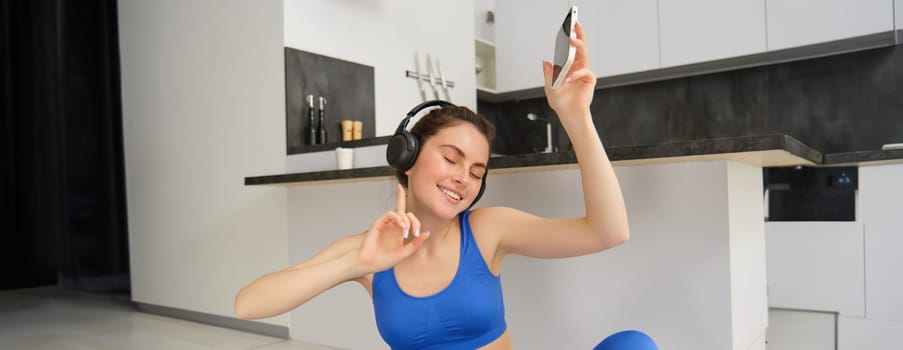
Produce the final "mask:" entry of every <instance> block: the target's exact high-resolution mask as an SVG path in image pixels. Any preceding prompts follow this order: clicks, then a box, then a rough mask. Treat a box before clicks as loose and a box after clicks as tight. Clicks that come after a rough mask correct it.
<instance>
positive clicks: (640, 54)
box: [495, 0, 659, 92]
mask: <svg viewBox="0 0 903 350" xmlns="http://www.w3.org/2000/svg"><path fill="white" fill-rule="evenodd" d="M573 3H574V4H575V5H577V6H578V8H579V10H578V11H579V14H578V21H579V22H580V23H581V24H582V25H583V27H584V29H586V35H587V47H588V48H589V54H590V68H591V69H592V70H593V72H595V73H596V75H598V76H599V77H603V76H611V75H618V74H624V73H630V72H637V71H643V70H650V69H655V68H658V66H659V64H658V63H659V62H658V24H657V21H658V19H657V14H656V1H655V0H634V1H628V0H602V1H599V0H596V1H591V0H586V1H574V2H573ZM567 9H568V7H567V4H566V3H565V2H550V1H541V0H530V1H517V0H497V1H496V4H495V49H496V53H495V57H496V67H495V68H496V90H497V91H498V92H509V91H516V90H523V89H529V88H536V87H541V86H542V85H543V77H542V70H541V67H542V66H541V65H540V63H541V61H543V60H547V61H548V60H551V59H552V53H553V49H554V47H553V46H554V42H555V34H556V29H557V28H558V26H560V25H561V21H562V19H564V15H565V14H566V13H567Z"/></svg>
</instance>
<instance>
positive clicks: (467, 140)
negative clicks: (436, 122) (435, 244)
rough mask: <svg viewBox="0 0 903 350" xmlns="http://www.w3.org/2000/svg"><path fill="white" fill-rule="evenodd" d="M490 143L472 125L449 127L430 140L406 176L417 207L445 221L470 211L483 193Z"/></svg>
mask: <svg viewBox="0 0 903 350" xmlns="http://www.w3.org/2000/svg"><path fill="white" fill-rule="evenodd" d="M488 160H489V142H488V141H487V140H486V137H485V136H483V134H481V133H480V131H479V130H477V128H476V127H474V126H473V125H471V124H470V123H466V122H461V123H457V124H455V125H452V126H448V127H445V128H443V129H441V130H439V132H437V133H436V134H435V135H433V137H430V138H429V139H427V140H426V141H425V142H424V144H423V145H422V148H421V150H420V154H419V155H418V156H417V162H415V163H414V166H413V167H411V169H409V170H407V171H406V172H405V173H406V174H407V175H408V179H409V180H408V181H409V184H408V191H409V192H410V194H411V195H412V196H413V198H414V199H415V201H416V206H417V207H421V206H423V207H424V209H430V210H431V211H432V212H433V213H435V214H436V215H438V216H439V217H441V218H453V217H455V216H457V215H458V213H460V212H462V211H464V210H465V209H467V208H468V207H469V206H470V204H471V203H472V202H473V200H474V198H475V197H476V196H477V194H478V193H479V192H480V185H481V184H482V179H483V176H485V175H486V163H487V161H488Z"/></svg>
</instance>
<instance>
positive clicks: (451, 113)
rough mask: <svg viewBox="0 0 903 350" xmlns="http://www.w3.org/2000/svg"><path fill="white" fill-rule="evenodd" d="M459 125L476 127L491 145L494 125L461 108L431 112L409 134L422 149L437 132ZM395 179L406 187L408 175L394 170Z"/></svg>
mask: <svg viewBox="0 0 903 350" xmlns="http://www.w3.org/2000/svg"><path fill="white" fill-rule="evenodd" d="M460 123H469V124H470V125H473V126H474V127H476V128H477V130H478V131H480V133H481V134H483V136H485V137H486V141H487V142H488V143H489V145H490V146H491V145H492V140H493V139H495V125H492V122H490V121H489V120H488V119H486V117H484V116H482V115H479V114H477V113H474V111H472V110H470V108H467V107H462V106H444V107H442V108H437V109H433V110H431V111H430V112H429V113H427V114H426V115H425V116H423V117H421V118H420V120H419V121H417V123H416V124H414V126H413V127H412V128H411V134H414V136H416V137H417V141H418V144H419V145H420V147H423V145H424V144H425V143H426V140H428V139H429V138H430V137H433V136H434V135H436V133H438V132H439V130H442V129H444V128H447V127H450V126H454V125H458V124H460ZM415 162H416V160H415ZM395 178H396V179H398V183H400V184H401V185H402V186H404V187H405V188H407V187H408V175H406V174H405V173H404V171H400V170H396V171H395Z"/></svg>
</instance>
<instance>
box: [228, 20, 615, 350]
mask: <svg viewBox="0 0 903 350" xmlns="http://www.w3.org/2000/svg"><path fill="white" fill-rule="evenodd" d="M576 31H577V39H576V40H572V41H571V43H572V44H573V45H574V46H576V48H577V55H576V58H575V61H574V63H573V67H572V70H571V72H570V73H569V77H568V78H567V80H566V82H565V83H564V84H563V85H562V86H561V87H559V88H557V89H554V90H552V89H551V88H550V86H551V76H552V67H551V65H550V64H549V63H548V62H543V74H544V76H545V93H546V96H547V98H548V101H549V105H550V106H551V107H552V109H553V110H555V112H556V113H557V114H558V116H559V118H560V120H561V124H562V125H563V126H564V128H565V130H566V131H567V134H568V137H570V140H571V144H572V145H573V148H574V152H575V153H576V155H577V161H578V165H579V168H580V175H581V178H582V179H583V193H584V201H585V208H586V216H584V217H579V218H573V219H548V218H542V217H537V216H534V215H531V214H528V213H525V212H523V211H520V210H517V209H513V208H508V207H488V208H478V209H474V210H472V211H471V210H469V207H470V206H471V204H472V203H473V202H474V200H475V198H477V197H478V195H479V194H480V189H481V186H483V184H484V183H483V180H482V179H483V177H484V176H486V170H487V168H486V167H487V163H488V161H489V145H490V142H491V139H492V137H493V136H494V127H493V126H492V125H491V124H490V123H489V122H488V121H486V119H485V118H483V117H482V116H479V115H477V114H475V113H473V112H471V111H470V110H468V109H467V108H464V107H455V106H447V107H442V108H439V109H436V110H432V111H430V113H429V114H427V115H426V116H424V117H422V118H421V120H420V121H419V122H418V123H417V124H416V125H415V126H414V127H413V128H412V129H411V131H410V132H411V134H414V135H415V136H416V137H417V139H418V140H419V141H420V142H419V145H420V152H419V155H417V156H416V161H415V162H414V164H413V165H412V166H411V167H410V168H408V169H405V170H403V171H399V173H398V174H397V175H398V178H399V183H400V184H399V186H398V198H397V206H396V210H395V211H390V212H387V213H385V214H383V215H382V216H380V217H379V218H377V219H376V220H375V221H373V224H372V225H371V226H370V228H369V229H368V230H367V231H366V232H362V233H359V234H355V235H350V236H347V237H345V238H342V239H339V240H338V241H336V242H334V243H333V244H331V245H330V246H328V247H326V248H325V249H323V250H322V251H320V252H319V253H318V254H316V255H314V256H313V257H311V258H310V259H308V260H306V261H303V262H301V263H298V264H297V265H294V266H291V267H289V268H287V269H285V270H282V271H277V272H273V273H270V274H267V275H265V276H263V277H260V278H259V279H257V280H255V281H253V282H251V283H250V284H249V285H247V286H246V287H244V288H242V290H241V291H240V292H239V293H238V296H237V297H236V300H235V313H236V315H237V316H238V317H239V318H245V319H255V318H264V317H271V316H274V315H278V314H281V313H284V312H288V311H290V310H292V309H294V308H296V307H298V306H299V305H301V304H304V303H305V302H307V301H308V300H310V299H311V298H313V297H314V296H316V295H318V294H320V293H322V292H324V291H326V290H328V289H330V288H332V287H334V286H336V285H338V284H341V283H344V282H347V281H355V282H357V283H360V284H361V285H362V286H363V287H364V289H366V290H367V292H368V293H369V294H370V295H371V297H372V298H373V304H374V310H375V314H376V321H377V327H378V329H379V332H380V334H381V335H382V337H383V339H384V340H385V341H386V342H387V343H388V344H389V345H390V346H391V347H392V348H405V349H407V348H410V349H425V348H468V349H476V348H482V349H510V348H512V343H511V338H510V336H509V333H508V329H507V325H506V323H505V313H504V303H503V300H502V290H501V284H500V281H499V277H498V276H499V274H500V272H501V268H502V261H503V260H504V259H505V257H506V256H508V255H509V254H518V255H524V256H529V257H536V258H563V257H573V256H579V255H584V254H590V253H595V252H599V251H602V250H605V249H608V248H611V247H614V246H617V245H619V244H622V243H624V242H626V241H627V239H628V237H629V230H628V225H627V213H626V210H625V208H624V200H623V198H622V195H621V189H620V187H619V185H618V180H617V178H616V177H615V173H614V171H613V169H612V167H611V163H610V162H609V160H608V157H607V155H606V154H605V150H604V148H603V147H602V142H601V141H600V140H599V136H598V134H597V132H596V128H595V126H594V125H593V121H592V117H591V115H590V111H589V105H590V102H591V101H592V98H593V92H594V90H595V86H596V77H595V75H594V74H593V73H592V72H591V71H590V70H589V68H588V67H587V63H588V62H587V60H588V57H587V52H586V46H585V44H584V33H583V28H582V27H581V26H580V25H579V23H578V24H577V27H576ZM600 345H601V344H600Z"/></svg>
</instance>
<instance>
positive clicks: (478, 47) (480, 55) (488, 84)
mask: <svg viewBox="0 0 903 350" xmlns="http://www.w3.org/2000/svg"><path fill="white" fill-rule="evenodd" d="M473 41H474V52H475V55H476V60H475V62H476V67H474V68H475V70H474V73H475V74H476V75H477V89H483V90H495V44H494V43H492V42H490V41H487V40H485V39H481V38H474V39H473Z"/></svg>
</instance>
